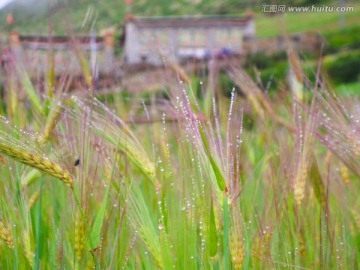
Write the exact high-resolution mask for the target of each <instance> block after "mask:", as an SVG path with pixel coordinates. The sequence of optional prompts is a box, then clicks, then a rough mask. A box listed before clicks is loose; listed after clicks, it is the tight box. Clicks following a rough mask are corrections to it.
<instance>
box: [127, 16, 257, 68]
mask: <svg viewBox="0 0 360 270" xmlns="http://www.w3.org/2000/svg"><path fill="white" fill-rule="evenodd" d="M124 35H125V36H124V41H125V46H124V55H123V56H124V61H125V62H126V63H128V64H141V63H146V64H154V65H159V64H161V63H162V62H163V57H164V58H166V59H168V60H170V61H174V62H181V61H182V60H187V59H206V58H209V57H212V56H221V55H239V54H241V53H242V52H243V40H244V38H249V37H252V36H254V35H255V25H254V19H253V15H252V13H248V14H246V15H245V16H243V17H239V16H205V17H203V16H201V17H130V18H128V19H127V20H126V22H125V31H124Z"/></svg>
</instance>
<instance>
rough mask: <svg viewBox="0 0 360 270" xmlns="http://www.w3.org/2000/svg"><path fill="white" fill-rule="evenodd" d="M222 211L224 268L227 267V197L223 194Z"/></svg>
mask: <svg viewBox="0 0 360 270" xmlns="http://www.w3.org/2000/svg"><path fill="white" fill-rule="evenodd" d="M223 212H224V243H223V245H224V246H223V248H224V258H223V259H224V269H229V204H228V198H227V197H226V196H224V201H223Z"/></svg>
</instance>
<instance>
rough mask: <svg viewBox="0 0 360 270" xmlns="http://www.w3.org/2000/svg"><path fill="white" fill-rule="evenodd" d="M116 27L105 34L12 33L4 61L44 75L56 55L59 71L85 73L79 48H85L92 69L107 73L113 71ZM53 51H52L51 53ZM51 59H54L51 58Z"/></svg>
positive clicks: (3, 57) (82, 51) (29, 71)
mask: <svg viewBox="0 0 360 270" xmlns="http://www.w3.org/2000/svg"><path fill="white" fill-rule="evenodd" d="M113 36H114V30H113V29H106V30H104V31H102V32H101V36H95V33H90V35H89V36H75V37H70V36H53V37H49V36H42V35H20V34H19V33H17V32H10V33H9V36H8V37H9V49H10V50H8V51H7V52H2V53H1V56H2V65H3V66H6V65H7V64H8V63H9V62H12V63H17V64H21V65H22V66H23V67H24V68H25V69H26V70H27V72H28V73H29V75H30V76H31V77H35V76H39V75H40V76H41V75H44V74H45V73H46V71H47V69H48V68H49V66H48V64H49V59H48V57H49V56H50V57H53V64H54V72H55V75H61V74H64V72H68V73H69V74H72V75H74V76H79V75H81V74H82V69H81V64H80V61H79V57H78V56H77V53H76V51H78V52H81V55H82V57H84V59H86V61H87V62H88V63H89V66H91V72H92V74H94V73H100V74H107V73H110V72H112V71H113V64H114V48H113V47H114V37H113ZM49 52H51V54H49ZM50 60H51V59H50Z"/></svg>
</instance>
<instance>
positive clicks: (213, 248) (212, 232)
mask: <svg viewBox="0 0 360 270" xmlns="http://www.w3.org/2000/svg"><path fill="white" fill-rule="evenodd" d="M209 227H210V228H209V245H210V256H211V257H214V256H215V255H216V253H217V244H218V238H217V233H216V224H215V215H214V205H213V201H212V200H211V205H210V225H209Z"/></svg>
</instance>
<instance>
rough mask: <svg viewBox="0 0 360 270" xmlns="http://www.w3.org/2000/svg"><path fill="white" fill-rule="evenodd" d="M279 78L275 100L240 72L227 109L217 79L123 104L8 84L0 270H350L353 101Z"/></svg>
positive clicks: (19, 76)
mask: <svg viewBox="0 0 360 270" xmlns="http://www.w3.org/2000/svg"><path fill="white" fill-rule="evenodd" d="M288 63H289V66H290V68H291V70H292V73H291V75H292V76H289V79H288V84H287V85H284V86H283V87H279V89H278V91H276V92H275V93H271V94H270V93H268V92H266V91H263V90H261V89H260V88H259V86H258V84H257V83H256V81H254V79H253V78H252V77H251V76H249V75H248V74H247V72H246V71H245V70H244V69H242V68H241V67H240V65H236V63H233V64H232V65H231V66H229V67H228V68H227V74H228V75H229V76H230V77H231V78H232V81H233V82H234V85H233V88H230V89H220V90H226V91H227V92H228V93H229V94H228V95H224V94H223V92H222V91H219V89H218V87H216V85H217V84H216V79H217V78H216V76H215V75H214V72H209V73H208V76H207V77H204V78H203V79H204V80H200V79H198V78H194V77H191V76H190V77H189V76H188V75H187V74H186V73H184V72H175V73H174V72H171V71H169V69H166V68H165V69H164V78H165V79H169V85H168V87H167V88H166V89H164V90H163V92H162V93H161V94H158V93H147V94H146V95H141V94H137V95H131V94H124V93H123V92H122V91H121V89H118V88H117V87H116V86H115V87H114V88H113V89H112V91H110V92H107V93H106V94H104V93H101V92H97V91H95V89H93V86H92V84H91V81H85V82H83V88H82V89H80V90H79V91H70V90H69V89H68V85H69V84H68V77H67V76H65V75H64V76H63V78H62V79H61V80H60V82H59V83H58V84H57V85H56V86H55V84H54V82H53V81H52V80H49V81H48V82H47V83H48V86H49V87H46V89H41V88H40V87H38V86H37V85H36V83H35V82H34V81H32V80H30V78H29V76H28V75H27V73H26V71H24V70H21V69H20V68H17V69H13V70H11V72H9V73H8V76H7V77H6V85H5V87H4V92H3V95H2V106H1V111H0V113H1V115H2V116H1V118H0V172H1V173H0V194H1V197H0V254H1V256H0V269H359V266H360V255H359V239H360V238H359V237H360V234H359V232H360V231H359V229H360V212H359V207H360V199H359V191H360V190H359V187H360V183H359V179H360V114H359V112H360V101H359V97H358V96H355V95H337V93H336V92H335V91H333V89H332V85H331V78H327V77H326V76H320V74H321V67H320V65H319V69H318V70H314V74H315V76H314V77H315V80H314V81H310V80H308V79H307V78H306V77H305V76H304V75H303V73H302V64H301V62H300V60H299V59H298V58H297V56H296V55H295V54H293V53H289V55H288ZM82 68H84V69H85V68H86V66H85V65H84V66H83V67H82ZM50 74H51V73H50ZM84 74H85V72H84ZM240 90H241V91H240Z"/></svg>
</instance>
